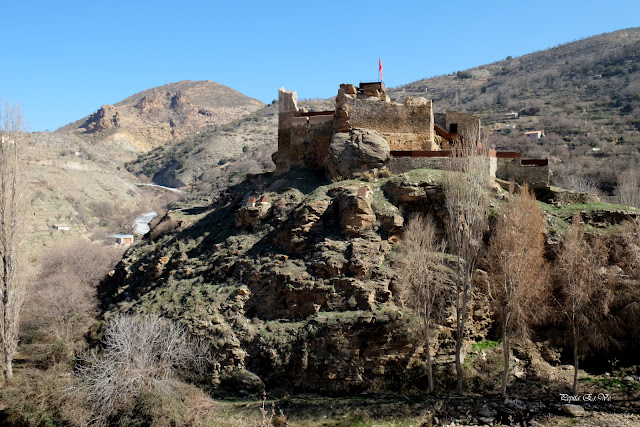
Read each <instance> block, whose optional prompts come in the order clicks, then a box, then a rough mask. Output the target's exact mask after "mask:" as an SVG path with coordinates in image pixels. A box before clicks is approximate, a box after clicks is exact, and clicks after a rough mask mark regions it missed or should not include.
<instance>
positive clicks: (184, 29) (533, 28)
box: [0, 0, 640, 131]
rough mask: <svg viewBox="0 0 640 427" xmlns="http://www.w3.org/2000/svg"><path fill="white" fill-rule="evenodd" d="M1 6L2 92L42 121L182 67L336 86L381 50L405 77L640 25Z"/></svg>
mask: <svg viewBox="0 0 640 427" xmlns="http://www.w3.org/2000/svg"><path fill="white" fill-rule="evenodd" d="M0 14H2V16H3V18H2V26H1V27H0V34H2V36H0V51H1V52H2V60H1V61H0V97H2V98H3V99H7V100H9V101H10V102H12V103H20V104H22V107H23V110H24V115H25V119H26V120H27V121H28V122H29V123H30V130H31V131H42V130H45V129H49V130H54V129H56V128H58V127H60V126H63V125H65V124H67V123H70V122H72V121H75V120H78V119H80V118H82V117H84V116H86V115H88V114H90V113H92V112H93V111H95V110H96V109H98V108H99V107H100V106H101V105H103V104H114V103H116V102H118V101H121V100H122V99H124V98H126V97H128V96H130V95H132V94H134V93H136V92H139V91H141V90H144V89H149V88H151V87H155V86H160V85H163V84H166V83H172V82H177V81H180V80H213V81H215V82H218V83H222V84H224V85H227V86H230V87H232V88H234V89H236V90H238V91H240V92H242V93H244V94H246V95H248V96H251V97H254V98H257V99H259V100H261V101H263V102H271V100H272V99H274V98H276V97H277V92H278V88H279V87H281V86H285V87H286V88H287V89H289V90H297V91H298V96H299V97H301V98H318V97H319V98H328V97H331V96H333V95H335V93H336V90H337V87H338V85H339V84H340V83H348V82H354V83H357V82H359V81H365V80H373V79H376V76H377V71H378V57H381V58H382V62H383V65H384V81H385V83H386V84H387V86H391V87H393V86H399V85H402V84H406V83H410V82H412V81H415V80H419V79H422V78H425V77H431V76H435V75H440V74H445V73H451V72H453V71H457V70H463V69H467V68H471V67H474V66H478V65H482V64H486V63H490V62H494V61H497V60H500V59H504V58H505V57H506V56H508V55H511V56H520V55H524V54H527V53H531V52H533V51H536V50H542V49H546V48H549V47H552V46H555V45H557V44H562V43H567V42H570V41H572V40H575V39H578V38H583V37H588V36H592V35H596V34H601V33H604V32H609V31H615V30H619V29H623V28H629V27H635V26H640V1H639V0H609V1H607V2H601V1H598V2H596V1H593V0H582V1H575V0H555V1H546V0H542V1H536V2H522V1H512V2H507V1H475V0H465V1H455V2H454V1H450V2H445V1H438V2H434V1H429V0H423V1H385V2H379V1H366V2H365V1H351V2H349V1H342V2H340V1H333V0H328V1H327V0H323V1H318V2H309V1H300V2H292V1H273V2H269V1H264V0H263V1H255V2H247V1H240V0H238V1H233V0H231V1H229V0H227V1H224V2H219V1H190V0H183V1H181V2H178V1H171V2H169V1H163V0H157V1H153V2H148V1H135V0H129V1H120V0H113V1H109V2H87V1H82V2H79V1H64V0H58V1H57V2H55V1H29V0H22V1H14V0H0Z"/></svg>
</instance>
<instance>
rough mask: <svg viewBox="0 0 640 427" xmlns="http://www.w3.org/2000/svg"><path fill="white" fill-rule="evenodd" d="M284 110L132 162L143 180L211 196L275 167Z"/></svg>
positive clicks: (260, 113)
mask: <svg viewBox="0 0 640 427" xmlns="http://www.w3.org/2000/svg"><path fill="white" fill-rule="evenodd" d="M299 105H300V107H301V108H306V109H307V110H310V111H322V110H331V109H333V108H334V105H335V103H334V101H333V99H331V100H303V101H301V102H300V103H299ZM277 140H278V107H277V105H275V104H272V105H267V106H265V107H263V108H261V109H259V110H256V111H254V112H253V113H251V114H248V115H246V116H243V117H241V118H239V119H237V120H234V121H232V122H229V123H226V124H224V125H221V126H211V127H208V128H206V129H204V130H203V131H201V132H199V133H197V134H193V135H189V136H187V137H185V138H183V139H180V140H177V141H175V142H174V143H169V144H165V145H163V146H159V147H156V148H154V149H153V150H151V151H149V152H147V153H141V154H139V155H138V157H137V158H136V159H135V160H133V161H130V162H127V163H126V165H125V166H126V168H127V170H129V171H130V172H132V173H135V174H137V175H141V174H142V175H145V176H146V177H147V178H151V179H152V180H153V182H154V183H156V184H161V185H168V186H171V187H182V186H184V185H189V186H195V187H197V188H198V189H200V190H203V191H205V192H209V191H211V190H212V189H214V190H215V189H218V190H221V189H223V188H225V187H226V186H228V185H229V184H230V183H232V184H237V183H238V182H240V181H241V180H242V179H244V177H245V175H246V174H247V173H253V174H255V173H260V172H264V171H266V170H270V169H272V168H273V167H274V164H273V161H272V160H271V154H273V153H274V152H275V151H276V149H277Z"/></svg>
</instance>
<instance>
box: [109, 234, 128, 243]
mask: <svg viewBox="0 0 640 427" xmlns="http://www.w3.org/2000/svg"><path fill="white" fill-rule="evenodd" d="M108 240H109V241H110V242H111V243H113V244H114V245H124V246H131V245H133V234H121V233H118V234H112V235H111V236H109V237H108Z"/></svg>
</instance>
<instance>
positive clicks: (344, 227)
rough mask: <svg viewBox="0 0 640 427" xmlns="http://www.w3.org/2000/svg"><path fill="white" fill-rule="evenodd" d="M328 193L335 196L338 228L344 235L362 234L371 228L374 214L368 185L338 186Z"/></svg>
mask: <svg viewBox="0 0 640 427" xmlns="http://www.w3.org/2000/svg"><path fill="white" fill-rule="evenodd" d="M363 190H364V191H363ZM330 195H331V196H333V197H335V200H336V202H337V204H338V211H339V218H340V228H341V231H342V234H343V235H344V236H346V237H357V236H363V235H366V234H368V232H369V231H371V230H373V226H374V224H375V221H376V216H375V214H374V212H373V208H372V206H371V203H372V201H373V200H372V195H371V191H369V188H368V187H338V188H336V189H335V190H333V191H331V192H330Z"/></svg>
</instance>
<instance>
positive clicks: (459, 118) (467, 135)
mask: <svg viewBox="0 0 640 427" xmlns="http://www.w3.org/2000/svg"><path fill="white" fill-rule="evenodd" d="M445 121H446V128H445V130H446V131H447V132H451V133H457V134H458V135H460V136H462V138H463V139H464V141H465V142H469V143H474V142H476V141H479V140H480V126H481V124H480V117H478V116H474V115H472V114H467V113H461V112H459V111H447V112H446V113H445ZM452 125H455V126H452ZM456 129H457V130H456Z"/></svg>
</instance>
